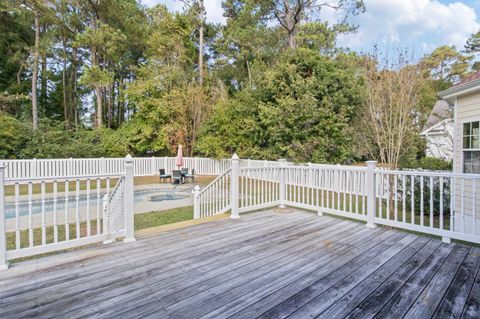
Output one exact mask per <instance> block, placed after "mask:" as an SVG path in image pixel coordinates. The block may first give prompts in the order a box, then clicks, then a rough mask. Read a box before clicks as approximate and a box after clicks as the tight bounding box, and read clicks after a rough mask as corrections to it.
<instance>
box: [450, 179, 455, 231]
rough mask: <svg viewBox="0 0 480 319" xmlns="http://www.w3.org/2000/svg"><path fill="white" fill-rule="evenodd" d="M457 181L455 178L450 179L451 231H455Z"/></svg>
mask: <svg viewBox="0 0 480 319" xmlns="http://www.w3.org/2000/svg"><path fill="white" fill-rule="evenodd" d="M456 189H457V185H456V181H455V176H454V177H452V178H451V179H450V225H449V230H454V228H455V225H454V215H455V208H456V202H455V201H456V195H455V193H456Z"/></svg>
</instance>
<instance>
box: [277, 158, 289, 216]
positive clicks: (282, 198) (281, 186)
mask: <svg viewBox="0 0 480 319" xmlns="http://www.w3.org/2000/svg"><path fill="white" fill-rule="evenodd" d="M278 167H279V170H280V172H279V173H280V174H279V187H278V193H279V194H278V196H279V202H280V205H279V207H280V208H285V202H286V196H285V189H286V183H285V169H286V167H287V160H286V159H283V158H282V159H279V160H278Z"/></svg>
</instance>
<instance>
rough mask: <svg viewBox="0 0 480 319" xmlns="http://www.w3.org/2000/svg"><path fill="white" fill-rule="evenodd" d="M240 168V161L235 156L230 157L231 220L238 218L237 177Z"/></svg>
mask: <svg viewBox="0 0 480 319" xmlns="http://www.w3.org/2000/svg"><path fill="white" fill-rule="evenodd" d="M239 168H240V159H239V158H238V155H237V154H233V156H232V173H231V174H232V175H231V186H230V205H231V209H232V213H231V216H230V217H231V218H240V215H239V213H238V175H239V172H238V171H239Z"/></svg>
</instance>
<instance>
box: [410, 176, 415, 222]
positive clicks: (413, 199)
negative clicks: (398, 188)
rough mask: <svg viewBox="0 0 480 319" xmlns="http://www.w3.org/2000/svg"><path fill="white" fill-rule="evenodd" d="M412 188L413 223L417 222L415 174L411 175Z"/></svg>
mask: <svg viewBox="0 0 480 319" xmlns="http://www.w3.org/2000/svg"><path fill="white" fill-rule="evenodd" d="M410 180H411V182H410V188H411V192H412V193H411V195H410V201H411V203H410V206H411V216H410V217H411V223H412V224H415V176H413V175H411V178H410Z"/></svg>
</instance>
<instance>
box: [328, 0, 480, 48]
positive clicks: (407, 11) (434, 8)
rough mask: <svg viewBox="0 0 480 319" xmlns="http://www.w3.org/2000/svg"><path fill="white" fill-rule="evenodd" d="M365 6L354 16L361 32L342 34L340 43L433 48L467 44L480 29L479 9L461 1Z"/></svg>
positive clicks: (397, 0)
mask: <svg viewBox="0 0 480 319" xmlns="http://www.w3.org/2000/svg"><path fill="white" fill-rule="evenodd" d="M365 5H366V7H367V11H366V12H365V13H364V14H362V15H359V16H357V17H355V18H353V19H352V22H353V23H355V24H357V25H359V29H358V31H357V33H355V34H350V35H347V36H344V37H342V38H341V39H340V44H342V45H344V46H348V47H351V48H353V49H367V50H368V48H371V47H372V45H374V44H379V45H385V46H389V45H391V46H411V47H413V49H414V50H422V51H429V50H432V49H433V48H435V47H437V46H439V45H443V44H448V45H452V44H453V45H456V46H457V47H463V45H464V43H465V40H466V39H467V38H468V37H469V36H470V34H472V33H474V32H476V31H478V29H480V24H479V23H478V21H477V16H476V13H475V10H474V9H473V8H471V7H469V6H467V5H466V4H464V3H461V2H454V3H450V4H443V3H440V2H439V1H437V0H389V1H386V0H366V1H365ZM326 16H330V19H331V17H332V15H331V14H326Z"/></svg>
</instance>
